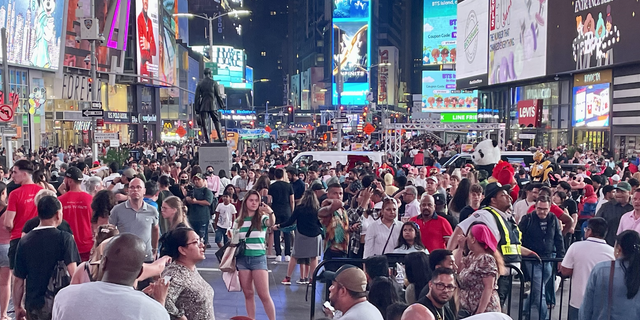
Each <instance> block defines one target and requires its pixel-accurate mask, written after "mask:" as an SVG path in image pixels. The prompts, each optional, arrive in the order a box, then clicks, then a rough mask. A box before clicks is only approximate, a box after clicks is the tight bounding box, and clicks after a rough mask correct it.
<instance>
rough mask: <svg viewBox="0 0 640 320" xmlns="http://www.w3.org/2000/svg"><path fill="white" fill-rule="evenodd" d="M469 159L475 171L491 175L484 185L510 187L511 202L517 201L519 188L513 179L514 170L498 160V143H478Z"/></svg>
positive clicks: (490, 141) (489, 141)
mask: <svg viewBox="0 0 640 320" xmlns="http://www.w3.org/2000/svg"><path fill="white" fill-rule="evenodd" d="M471 159H472V160H473V163H474V164H475V168H476V170H485V171H486V172H487V173H491V176H490V177H489V178H488V179H487V180H486V183H492V182H499V183H500V184H502V185H511V193H510V196H511V198H512V199H513V201H515V200H517V199H518V193H519V192H520V187H519V186H518V183H517V181H516V178H515V176H516V175H515V170H514V169H513V167H512V166H511V164H510V163H509V162H507V161H502V160H500V148H499V147H498V142H496V141H494V140H490V139H487V140H484V141H481V142H479V143H478V144H477V145H476V147H475V149H474V151H473V154H471Z"/></svg>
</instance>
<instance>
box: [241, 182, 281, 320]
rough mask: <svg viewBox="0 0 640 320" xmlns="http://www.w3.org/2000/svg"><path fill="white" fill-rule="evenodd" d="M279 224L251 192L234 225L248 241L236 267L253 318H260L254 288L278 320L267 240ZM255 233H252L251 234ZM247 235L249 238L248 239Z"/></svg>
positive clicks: (248, 310) (249, 312) (258, 195)
mask: <svg viewBox="0 0 640 320" xmlns="http://www.w3.org/2000/svg"><path fill="white" fill-rule="evenodd" d="M275 223H276V217H275V215H274V213H273V210H271V208H270V207H269V206H268V205H266V204H264V203H262V202H261V197H260V194H258V192H257V191H255V190H251V191H249V192H247V194H246V195H245V197H244V201H243V202H242V209H241V210H240V215H239V217H238V219H237V220H236V221H235V223H234V229H236V230H238V229H239V230H238V236H239V239H246V249H245V250H244V254H243V255H242V256H239V257H237V259H236V266H237V268H238V271H239V272H238V273H239V277H240V286H241V287H242V292H243V293H244V302H245V307H246V309H247V314H248V316H249V318H254V319H255V317H256V302H255V300H254V295H255V292H254V289H253V288H254V286H255V291H257V293H258V297H259V298H260V300H261V301H262V305H263V306H264V309H265V313H266V314H267V316H268V317H269V320H275V319H276V309H275V306H274V304H273V300H271V295H270V294H269V274H268V270H267V250H266V246H265V243H266V241H265V237H266V234H267V228H269V227H271V226H273V225H274V224H275ZM249 230H251V232H249ZM247 234H248V235H249V236H248V237H247Z"/></svg>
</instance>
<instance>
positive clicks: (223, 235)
mask: <svg viewBox="0 0 640 320" xmlns="http://www.w3.org/2000/svg"><path fill="white" fill-rule="evenodd" d="M223 240H224V242H223ZM227 242H229V237H227V229H225V228H220V227H218V229H216V243H222V244H225V243H227Z"/></svg>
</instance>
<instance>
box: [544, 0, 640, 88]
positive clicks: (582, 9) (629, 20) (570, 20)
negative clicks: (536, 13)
mask: <svg viewBox="0 0 640 320" xmlns="http://www.w3.org/2000/svg"><path fill="white" fill-rule="evenodd" d="M638 13H640V2H638V1H626V0H623V1H619V0H616V1H584V0H581V1H551V2H549V19H550V21H549V24H550V25H552V26H553V28H552V29H550V30H549V33H550V34H549V35H550V37H549V40H548V51H549V54H548V56H549V59H548V61H547V73H548V74H550V75H551V74H560V73H568V72H572V71H576V70H587V69H591V68H598V67H604V66H611V65H613V64H622V63H628V62H633V61H638V60H640V59H639V57H638V45H637V40H636V38H637V35H638V31H637V30H638V26H639V25H640V15H639V14H638ZM551 35H553V36H551Z"/></svg>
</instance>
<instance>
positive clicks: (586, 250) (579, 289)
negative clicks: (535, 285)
mask: <svg viewBox="0 0 640 320" xmlns="http://www.w3.org/2000/svg"><path fill="white" fill-rule="evenodd" d="M607 228H608V226H607V221H606V220H605V219H604V218H600V217H594V218H591V219H589V222H587V228H586V230H585V238H586V239H587V240H585V241H577V242H574V243H573V244H571V246H570V247H569V250H567V254H566V255H565V256H564V259H563V260H562V264H561V265H560V273H561V274H562V275H563V276H565V277H568V276H571V277H572V280H571V299H570V300H569V314H568V320H578V311H579V309H580V306H581V305H582V300H583V298H584V292H585V290H586V288H587V282H588V281H589V276H590V275H591V270H593V267H595V265H596V264H598V263H599V262H602V261H609V260H614V259H615V257H614V255H613V247H611V246H610V245H608V244H607V242H606V241H605V240H604V237H605V236H606V234H607V230H608V229H607Z"/></svg>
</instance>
